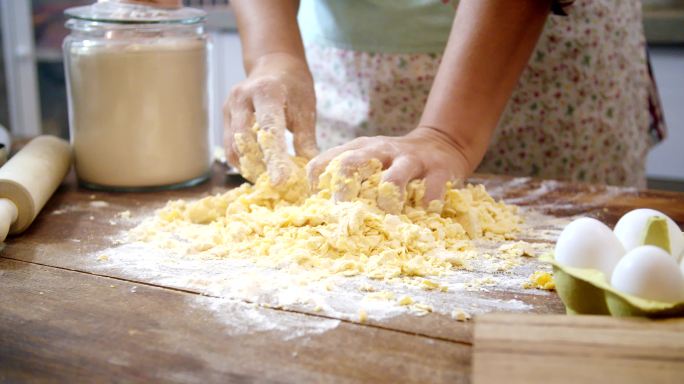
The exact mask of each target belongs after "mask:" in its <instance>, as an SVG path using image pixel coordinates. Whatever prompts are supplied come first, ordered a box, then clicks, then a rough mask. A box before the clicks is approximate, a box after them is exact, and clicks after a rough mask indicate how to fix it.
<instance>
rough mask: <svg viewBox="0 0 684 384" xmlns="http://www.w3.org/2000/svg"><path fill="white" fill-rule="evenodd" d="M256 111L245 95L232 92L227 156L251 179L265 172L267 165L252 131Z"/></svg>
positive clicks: (226, 139) (229, 109) (226, 136)
mask: <svg viewBox="0 0 684 384" xmlns="http://www.w3.org/2000/svg"><path fill="white" fill-rule="evenodd" d="M253 115H254V112H253V107H252V105H251V103H250V102H249V101H248V100H247V99H245V98H244V97H240V96H238V95H236V94H232V95H231V97H230V99H229V102H228V117H229V119H228V124H230V125H229V127H228V132H227V133H226V134H225V137H224V140H225V141H226V158H227V159H230V162H231V164H233V165H234V166H236V167H237V168H238V169H239V170H240V173H241V174H242V175H243V176H244V177H245V178H246V179H248V180H249V181H252V182H254V181H256V178H257V177H258V176H259V175H260V174H261V173H263V172H264V170H265V166H264V164H263V162H262V161H261V154H260V153H258V146H257V145H256V136H255V134H254V132H253V131H252V125H254V118H253Z"/></svg>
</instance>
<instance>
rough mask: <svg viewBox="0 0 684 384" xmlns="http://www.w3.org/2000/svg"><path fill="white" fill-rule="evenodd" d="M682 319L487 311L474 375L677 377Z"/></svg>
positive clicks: (491, 378) (479, 328) (500, 378)
mask: <svg viewBox="0 0 684 384" xmlns="http://www.w3.org/2000/svg"><path fill="white" fill-rule="evenodd" d="M682 382H684V319H669V320H658V321H653V320H647V319H618V318H612V317H607V316H558V315H513V314H488V315H484V316H482V317H479V318H478V319H477V321H476V322H475V335H474V341H473V383H475V384H483V383H511V384H515V383H623V384H629V383H673V384H674V383H682Z"/></svg>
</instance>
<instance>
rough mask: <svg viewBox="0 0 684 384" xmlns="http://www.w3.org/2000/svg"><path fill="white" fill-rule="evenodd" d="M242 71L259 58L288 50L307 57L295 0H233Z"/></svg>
mask: <svg viewBox="0 0 684 384" xmlns="http://www.w3.org/2000/svg"><path fill="white" fill-rule="evenodd" d="M231 6H232V7H233V9H234V10H235V15H236V18H237V23H238V30H239V31H240V40H241V42H242V56H243V62H244V66H245V71H246V72H247V73H248V74H249V73H250V72H251V70H252V68H253V67H254V65H255V64H256V63H258V61H259V59H260V58H262V57H265V56H267V55H271V54H287V55H290V56H292V57H295V58H298V59H301V60H303V61H306V59H305V56H304V46H303V44H302V38H301V35H300V32H299V27H298V25H297V10H298V8H299V1H298V0H275V1H273V0H233V1H231Z"/></svg>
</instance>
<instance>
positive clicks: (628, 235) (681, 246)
mask: <svg viewBox="0 0 684 384" xmlns="http://www.w3.org/2000/svg"><path fill="white" fill-rule="evenodd" d="M654 216H660V217H664V218H665V220H666V221H667V229H668V233H669V235H670V251H671V252H670V253H671V254H672V255H673V256H674V257H675V259H676V260H677V261H679V260H680V259H681V258H682V252H684V234H682V231H681V230H680V229H679V226H678V225H677V223H675V222H674V221H673V220H672V219H671V218H669V217H667V215H665V214H664V213H662V212H660V211H656V210H655V209H649V208H640V209H635V210H633V211H629V212H627V213H626V214H625V215H624V216H622V217H621V218H620V220H618V222H617V224H615V229H613V232H615V236H617V237H618V239H620V242H621V243H622V245H623V246H624V247H625V251H627V252H629V251H631V250H632V249H634V248H636V247H638V246H640V245H641V244H640V242H641V237H642V236H643V231H644V229H645V228H646V223H647V222H648V219H650V218H651V217H654Z"/></svg>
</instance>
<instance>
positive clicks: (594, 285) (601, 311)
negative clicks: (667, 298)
mask: <svg viewBox="0 0 684 384" xmlns="http://www.w3.org/2000/svg"><path fill="white" fill-rule="evenodd" d="M641 243H642V245H654V246H657V247H660V248H663V249H665V250H668V249H669V247H670V240H669V234H668V230H667V223H666V221H665V220H664V219H662V218H652V219H651V220H650V221H649V223H648V225H647V228H646V231H645V234H644V236H643V240H642V242H641ZM540 260H542V261H544V262H547V263H550V264H551V265H552V266H553V274H554V277H553V278H554V282H555V284H556V291H557V292H558V295H559V296H560V298H561V300H562V301H563V304H565V308H566V312H567V313H568V314H582V315H611V316H616V317H626V316H639V317H649V318H668V317H684V302H675V303H666V302H661V301H655V300H648V299H644V298H641V297H637V296H634V295H630V294H627V293H624V292H621V291H619V290H617V289H615V288H614V287H613V286H612V285H610V283H609V282H608V281H606V279H605V275H604V274H603V272H601V271H600V270H598V269H592V268H575V267H570V266H567V265H561V264H559V263H558V262H556V260H555V258H554V255H553V254H545V255H542V256H540Z"/></svg>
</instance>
